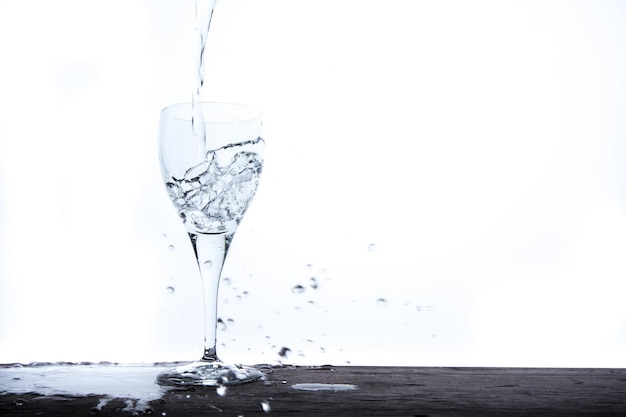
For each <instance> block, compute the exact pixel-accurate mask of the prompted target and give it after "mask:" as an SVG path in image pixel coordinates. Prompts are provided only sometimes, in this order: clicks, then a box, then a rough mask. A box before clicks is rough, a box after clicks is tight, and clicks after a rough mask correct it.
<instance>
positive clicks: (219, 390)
mask: <svg viewBox="0 0 626 417" xmlns="http://www.w3.org/2000/svg"><path fill="white" fill-rule="evenodd" d="M215 392H216V393H217V395H219V396H220V397H225V396H226V395H227V394H228V388H227V387H226V386H225V385H220V386H218V387H217V389H216V390H215Z"/></svg>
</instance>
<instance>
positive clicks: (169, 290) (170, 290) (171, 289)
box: [165, 287, 174, 294]
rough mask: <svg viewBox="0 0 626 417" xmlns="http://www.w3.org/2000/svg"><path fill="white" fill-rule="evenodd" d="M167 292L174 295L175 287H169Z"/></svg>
mask: <svg viewBox="0 0 626 417" xmlns="http://www.w3.org/2000/svg"><path fill="white" fill-rule="evenodd" d="M165 291H167V293H168V294H174V287H167V288H166V289H165Z"/></svg>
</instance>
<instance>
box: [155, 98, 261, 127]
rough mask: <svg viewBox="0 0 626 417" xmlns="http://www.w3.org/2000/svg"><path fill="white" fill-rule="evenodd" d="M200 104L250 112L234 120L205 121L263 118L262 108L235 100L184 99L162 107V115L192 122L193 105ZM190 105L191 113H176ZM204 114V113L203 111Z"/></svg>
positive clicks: (231, 121) (243, 120)
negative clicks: (195, 100)
mask: <svg viewBox="0 0 626 417" xmlns="http://www.w3.org/2000/svg"><path fill="white" fill-rule="evenodd" d="M194 104H195V105H200V106H206V105H216V106H223V107H229V108H233V109H234V108H239V109H243V110H246V111H248V112H249V113H250V114H249V115H246V116H243V117H240V118H236V119H234V120H230V121H220V120H215V121H212V120H207V119H206V118H205V123H211V124H231V123H242V122H243V123H245V122H249V121H253V120H259V119H260V118H261V116H262V115H263V114H262V113H261V111H260V110H258V109H257V108H255V107H252V106H248V105H246V104H239V103H233V102H226V101H198V102H195V103H194V102H192V101H183V102H179V103H174V104H170V105H168V106H166V107H164V108H163V109H161V116H162V117H167V118H170V119H175V120H180V121H183V122H191V119H192V116H193V114H192V111H191V109H192V105H194ZM185 107H188V109H189V113H185V114H184V115H179V114H177V113H176V111H178V110H180V109H182V108H185ZM203 115H204V113H203Z"/></svg>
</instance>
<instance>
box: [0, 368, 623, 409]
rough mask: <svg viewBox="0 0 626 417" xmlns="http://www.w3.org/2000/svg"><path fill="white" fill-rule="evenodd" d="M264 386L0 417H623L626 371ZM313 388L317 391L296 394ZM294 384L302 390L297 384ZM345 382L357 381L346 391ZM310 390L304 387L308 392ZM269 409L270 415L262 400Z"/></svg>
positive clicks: (10, 402)
mask: <svg viewBox="0 0 626 417" xmlns="http://www.w3.org/2000/svg"><path fill="white" fill-rule="evenodd" d="M267 371H268V373H267V377H266V380H264V381H257V382H253V383H250V384H245V385H241V386H233V387H229V389H228V393H227V395H226V396H224V397H221V396H219V395H218V394H217V392H216V389H215V388H191V389H187V390H183V389H174V390H171V391H168V392H167V393H165V394H164V395H163V397H162V398H161V399H158V400H153V401H151V402H149V403H147V404H146V405H145V406H144V407H139V408H137V407H135V408H134V409H133V408H132V407H130V408H129V407H128V406H129V404H132V399H125V398H110V399H109V401H108V403H107V404H106V405H105V406H103V407H101V409H97V408H96V406H97V404H98V402H99V401H100V399H101V396H95V395H94V396H92V395H88V396H83V397H67V396H47V397H46V396H41V395H38V394H37V393H28V394H21V395H17V394H4V395H0V415H1V416H80V415H83V416H89V415H100V416H109V415H155V416H165V417H172V416H183V415H184V416H207V415H212V414H216V415H217V414H219V415H222V416H242V415H243V416H252V415H265V414H270V415H277V416H303V417H306V416H348V417H350V416H359V417H363V416H406V417H440V416H441V417H443V416H446V417H449V416H513V417H515V416H552V417H554V416H621V417H623V416H626V370H625V369H521V368H402V367H332V366H323V367H281V368H272V369H271V370H269V369H268V370H267ZM296 384H343V385H317V386H312V388H326V389H325V390H320V391H308V390H302V389H296V388H297V387H298V386H297V385H296ZM294 385H296V388H294ZM347 385H354V386H355V387H354V388H355V389H349V388H350V387H349V386H347ZM305 388H306V386H305ZM263 402H266V404H268V405H269V410H267V411H264V410H263V408H262V403H263Z"/></svg>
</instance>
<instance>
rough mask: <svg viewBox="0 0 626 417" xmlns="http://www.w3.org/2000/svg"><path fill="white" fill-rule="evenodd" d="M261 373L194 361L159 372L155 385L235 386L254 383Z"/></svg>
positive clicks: (236, 366)
mask: <svg viewBox="0 0 626 417" xmlns="http://www.w3.org/2000/svg"><path fill="white" fill-rule="evenodd" d="M262 376H263V373H262V372H261V371H259V370H258V369H256V368H252V367H249V366H243V365H227V364H225V363H223V362H221V361H212V362H210V361H203V360H199V361H195V362H191V363H189V364H186V365H181V366H177V367H176V368H173V369H168V370H167V371H163V372H161V373H160V374H159V375H158V376H157V383H158V384H160V385H171V386H190V385H195V386H198V385H202V386H208V387H216V386H219V385H237V384H243V383H246V382H252V381H256V380H257V379H259V378H261V377H262Z"/></svg>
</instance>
